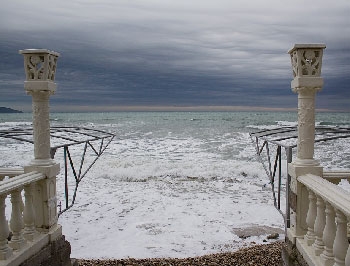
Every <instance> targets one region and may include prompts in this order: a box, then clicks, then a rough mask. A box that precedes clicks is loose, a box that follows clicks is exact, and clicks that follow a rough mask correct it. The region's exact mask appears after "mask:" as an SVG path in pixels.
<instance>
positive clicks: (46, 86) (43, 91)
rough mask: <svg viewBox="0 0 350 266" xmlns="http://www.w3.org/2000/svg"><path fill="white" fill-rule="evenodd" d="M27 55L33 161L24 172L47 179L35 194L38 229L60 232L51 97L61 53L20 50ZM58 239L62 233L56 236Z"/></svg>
mask: <svg viewBox="0 0 350 266" xmlns="http://www.w3.org/2000/svg"><path fill="white" fill-rule="evenodd" d="M19 52H20V53H21V54H23V56H24V69H25V73H26V81H25V82H24V88H25V90H26V92H27V94H29V95H31V96H32V107H33V141H34V159H33V160H32V161H31V162H30V163H29V165H28V166H25V167H24V171H25V172H26V173H27V172H31V171H38V172H41V173H43V174H45V176H46V179H44V180H41V181H39V182H38V183H37V184H36V186H35V191H34V192H33V201H34V208H35V210H34V212H35V226H36V229H37V230H38V231H42V232H51V233H52V232H54V231H57V199H56V176H57V174H58V173H59V171H60V167H59V164H57V163H55V161H54V160H53V159H51V156H50V117H49V114H50V110H49V98H50V95H52V94H54V93H55V91H56V83H54V80H55V73H56V66H57V58H58V56H59V54H58V53H56V52H53V51H49V50H46V49H27V50H21V51H19ZM55 235H56V236H59V235H60V232H58V233H55Z"/></svg>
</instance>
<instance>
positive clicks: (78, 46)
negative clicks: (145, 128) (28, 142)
mask: <svg viewBox="0 0 350 266" xmlns="http://www.w3.org/2000/svg"><path fill="white" fill-rule="evenodd" d="M295 43H325V44H326V46H327V48H326V50H325V54H324V60H323V68H322V76H323V78H324V80H325V86H324V88H323V90H322V92H320V93H319V94H318V95H317V107H318V108H323V109H331V110H347V111H350V1H349V0H336V1H333V0H332V1H331V0H318V1H301V0H294V1H281V0H264V1H262V0H245V1H240V0H215V1H213V0H212V1H209V0H172V1H170V0H69V1H68V0H52V1H47V0H45V1H44V0H31V1H24V0H11V1H3V2H2V3H1V9H0V56H1V60H0V91H1V94H0V106H6V107H11V108H16V109H19V110H23V111H29V110H30V108H31V107H30V104H31V97H30V96H27V95H26V94H25V92H24V89H23V81H24V79H25V76H24V69H23V56H22V55H19V54H18V50H20V49H26V48H47V49H49V50H54V51H57V52H59V53H60V54H61V57H60V58H59V60H58V68H57V73H56V82H57V84H58V88H57V92H56V94H55V95H54V96H52V97H51V108H52V110H54V111H77V110H81V111H111V110H118V109H123V108H125V109H132V108H135V106H143V107H145V106H146V107H152V108H162V107H171V108H178V107H181V108H182V107H196V108H198V106H211V107H212V108H213V106H221V108H224V107H222V106H233V107H235V108H237V106H239V107H241V108H243V109H249V108H251V107H261V108H294V109H295V108H296V100H297V96H296V95H295V94H294V93H293V92H292V91H291V89H290V81H291V80H292V71H291V66H290V59H289V55H288V54H287V51H288V50H289V49H290V48H292V47H293V46H294V44H295ZM225 108H226V107H225ZM218 109H219V108H218Z"/></svg>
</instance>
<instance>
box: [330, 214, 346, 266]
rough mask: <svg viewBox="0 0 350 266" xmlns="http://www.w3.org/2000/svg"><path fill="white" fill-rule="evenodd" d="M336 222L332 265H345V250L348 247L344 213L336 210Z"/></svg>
mask: <svg viewBox="0 0 350 266" xmlns="http://www.w3.org/2000/svg"><path fill="white" fill-rule="evenodd" d="M336 215H337V217H336V219H335V220H336V223H337V232H336V234H335V239H334V245H333V253H334V261H335V263H334V266H345V257H346V252H347V250H348V247H349V242H348V237H347V219H346V217H345V215H344V214H343V213H342V212H341V211H339V210H336Z"/></svg>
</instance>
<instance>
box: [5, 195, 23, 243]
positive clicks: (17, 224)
mask: <svg viewBox="0 0 350 266" xmlns="http://www.w3.org/2000/svg"><path fill="white" fill-rule="evenodd" d="M11 203H12V213H11V221H10V228H11V230H12V234H13V235H12V238H11V241H10V243H9V245H10V246H11V247H12V248H13V249H14V250H18V249H21V248H22V247H23V246H24V244H25V242H24V238H23V235H22V231H23V218H22V211H21V204H22V197H21V191H20V190H19V189H17V190H14V191H13V192H12V193H11Z"/></svg>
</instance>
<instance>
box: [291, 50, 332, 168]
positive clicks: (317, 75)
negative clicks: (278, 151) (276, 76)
mask: <svg viewBox="0 0 350 266" xmlns="http://www.w3.org/2000/svg"><path fill="white" fill-rule="evenodd" d="M324 48H326V46H325V45H324V44H296V45H295V46H294V47H293V48H292V49H291V50H290V51H289V54H290V56H291V63H292V68H293V76H294V79H293V81H292V82H291V87H292V89H293V91H294V92H296V93H298V153H297V159H296V161H295V164H297V165H305V166H309V165H311V166H313V165H318V162H317V161H315V159H314V157H313V156H314V141H315V96H316V92H318V91H320V90H321V89H322V87H323V78H322V77H321V67H322V55H323V49H324Z"/></svg>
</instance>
